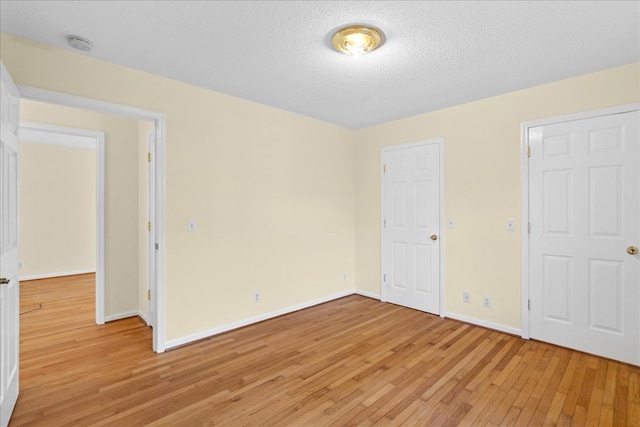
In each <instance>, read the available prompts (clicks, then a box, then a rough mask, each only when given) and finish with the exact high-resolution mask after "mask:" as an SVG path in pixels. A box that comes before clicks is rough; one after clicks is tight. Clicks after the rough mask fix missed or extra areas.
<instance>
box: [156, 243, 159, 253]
mask: <svg viewBox="0 0 640 427" xmlns="http://www.w3.org/2000/svg"><path fill="white" fill-rule="evenodd" d="M158 249H160V246H159V245H158V244H157V243H156V251H157V250H158Z"/></svg>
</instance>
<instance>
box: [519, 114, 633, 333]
mask: <svg viewBox="0 0 640 427" xmlns="http://www.w3.org/2000/svg"><path fill="white" fill-rule="evenodd" d="M639 109H640V104H628V105H621V106H618V107H612V108H605V109H602V110H593V111H584V112H582V113H576V114H569V115H565V116H558V117H550V118H547V119H541V120H535V121H531V122H524V123H522V124H521V125H520V173H521V175H520V193H521V195H522V196H521V199H520V212H521V215H520V218H521V224H520V230H521V232H520V242H521V243H520V245H521V246H520V263H521V268H520V286H521V295H522V297H521V304H520V306H521V308H520V310H521V313H522V329H521V330H522V338H524V339H529V338H530V337H531V334H530V332H531V330H530V322H529V314H530V312H529V286H530V284H529V267H530V266H529V263H530V257H529V223H530V218H529V158H528V147H529V129H530V128H533V127H538V126H546V125H551V124H555V123H562V122H570V121H575V120H583V119H589V118H592V117H600V116H608V115H611V114H622V113H628V112H630V111H637V110H639Z"/></svg>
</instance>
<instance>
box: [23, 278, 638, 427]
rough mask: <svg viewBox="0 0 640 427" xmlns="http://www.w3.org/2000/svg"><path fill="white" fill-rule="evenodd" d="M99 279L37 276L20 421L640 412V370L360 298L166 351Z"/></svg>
mask: <svg viewBox="0 0 640 427" xmlns="http://www.w3.org/2000/svg"><path fill="white" fill-rule="evenodd" d="M93 280H94V279H93V276H92V275H82V276H75V277H68V278H59V279H49V280H38V281H32V282H23V283H22V285H21V292H22V296H21V311H22V312H26V313H25V314H23V315H21V317H20V320H21V340H20V341H21V350H20V355H21V369H20V375H21V377H20V381H21V384H20V397H19V399H18V404H17V406H16V409H15V412H14V416H13V419H12V421H11V424H10V426H11V427H17V426H23V425H29V426H63V425H74V426H85V425H96V426H103V425H104V426H137V425H157V426H174V425H175V426H198V425H229V426H241V425H255V426H288V425H297V426H329V425H331V426H334V425H363V426H370V425H408V426H413V425H417V426H441V425H442V426H444V425H510V426H526V425H543V424H547V425H574V426H576V425H578V426H581V425H594V426H595V425H599V426H608V425H613V426H625V425H629V426H638V425H640V368H638V367H635V366H629V365H625V364H622V363H617V362H613V361H610V360H605V359H602V358H598V357H595V356H590V355H587V354H583V353H579V352H575V351H570V350H567V349H564V348H560V347H555V346H553V345H549V344H545V343H541V342H536V341H525V340H522V339H520V338H518V337H514V336H510V335H506V334H502V333H499V332H496V331H491V330H487V329H483V328H480V327H476V326H471V325H468V324H464V323H460V322H456V321H453V320H448V319H445V320H443V319H441V318H439V317H437V316H433V315H429V314H425V313H421V312H418V311H414V310H411V309H407V308H403V307H398V306H395V305H391V304H382V303H380V302H378V301H375V300H372V299H369V298H365V297H360V296H350V297H346V298H342V299H339V300H336V301H333V302H329V303H326V304H322V305H319V306H316V307H312V308H309V309H306V310H303V311H299V312H296V313H292V314H289V315H286V316H282V317H278V318H276V319H272V320H268V321H265V322H262V323H259V324H256V325H252V326H248V327H245V328H242V329H239V330H235V331H232V332H228V333H225V334H221V335H218V336H216V337H213V338H210V339H206V340H202V341H199V342H197V343H194V344H191V345H187V346H184V347H181V348H178V349H175V350H172V351H169V352H167V353H164V354H154V353H153V352H152V351H151V330H150V329H149V328H148V327H146V326H145V325H144V324H143V322H142V321H141V320H140V319H138V318H130V319H125V320H120V321H116V322H111V323H108V324H106V325H103V326H96V325H95V323H94V304H93V286H94V282H93ZM39 304H42V309H41V310H36V311H31V312H27V311H29V310H33V309H36V308H38V307H39Z"/></svg>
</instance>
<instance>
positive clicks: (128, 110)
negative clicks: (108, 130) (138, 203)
mask: <svg viewBox="0 0 640 427" xmlns="http://www.w3.org/2000/svg"><path fill="white" fill-rule="evenodd" d="M18 90H19V92H20V97H21V98H24V99H30V100H33V101H40V102H48V103H50V104H57V105H63V106H67V107H74V108H82V109H86V110H91V111H98V112H101V113H107V114H115V115H118V116H125V117H129V118H133V119H138V120H149V121H152V122H154V124H155V132H156V156H155V160H154V162H155V163H154V164H155V171H156V194H155V211H156V215H155V218H156V224H155V225H156V226H155V228H154V230H155V233H154V237H155V238H156V243H157V244H158V249H157V250H156V251H155V256H156V271H155V278H156V292H155V295H152V296H151V301H152V304H155V308H156V319H155V320H156V324H155V327H154V328H153V350H154V351H155V352H156V353H163V352H164V351H165V350H166V344H165V277H166V273H165V263H166V248H165V242H166V230H165V228H166V227H165V218H166V213H165V209H166V198H165V192H166V181H165V175H166V174H165V168H166V166H165V159H166V157H165V146H166V116H165V114H164V113H160V112H157V111H150V110H143V109H141V108H136V107H131V106H128V105H121V104H113V103H110V102H104V101H98V100H95V99H90V98H84V97H80V96H75V95H68V94H65V93H60V92H53V91H49V90H44V89H39V88H34V87H30V86H20V85H18Z"/></svg>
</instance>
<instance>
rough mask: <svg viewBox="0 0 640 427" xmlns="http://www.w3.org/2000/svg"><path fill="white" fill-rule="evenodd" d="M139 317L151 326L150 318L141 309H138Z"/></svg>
mask: <svg viewBox="0 0 640 427" xmlns="http://www.w3.org/2000/svg"><path fill="white" fill-rule="evenodd" d="M138 317H139V318H141V319H142V320H144V323H146V324H147V326H149V318H148V317H147V316H146V315H145V314H144V313H142V312H141V311H140V310H138Z"/></svg>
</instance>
